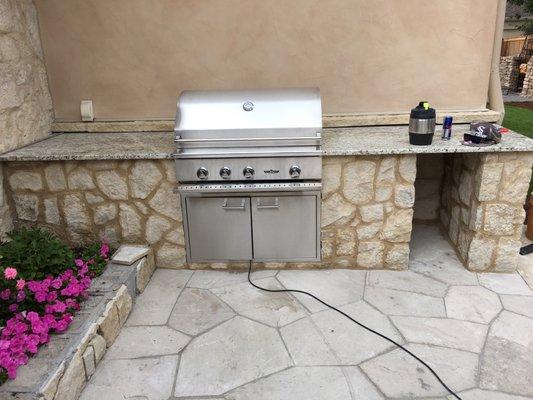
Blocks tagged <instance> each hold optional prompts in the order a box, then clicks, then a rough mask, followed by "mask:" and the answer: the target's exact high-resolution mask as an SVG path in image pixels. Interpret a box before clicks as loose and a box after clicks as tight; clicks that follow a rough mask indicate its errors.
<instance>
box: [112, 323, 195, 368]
mask: <svg viewBox="0 0 533 400" xmlns="http://www.w3.org/2000/svg"><path fill="white" fill-rule="evenodd" d="M189 340H190V338H189V337H188V336H186V335H184V334H183V333H180V332H177V331H175V330H174V329H171V328H168V327H166V326H127V327H124V328H123V329H122V330H121V331H120V335H119V336H118V337H117V339H116V340H115V343H113V346H111V347H110V348H109V350H108V352H107V353H106V358H108V359H111V360H112V359H118V358H139V357H153V356H161V355H168V354H178V353H179V352H180V351H181V350H183V348H184V347H185V346H186V345H187V343H189Z"/></svg>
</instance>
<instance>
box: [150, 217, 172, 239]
mask: <svg viewBox="0 0 533 400" xmlns="http://www.w3.org/2000/svg"><path fill="white" fill-rule="evenodd" d="M170 228H171V224H170V222H168V220H166V219H165V218H163V217H160V216H159V215H150V216H149V217H148V220H147V221H146V231H145V234H146V241H147V242H148V243H150V244H153V243H156V242H159V241H160V240H161V239H162V238H163V236H164V234H165V233H166V232H167V231H168V230H169V229H170Z"/></svg>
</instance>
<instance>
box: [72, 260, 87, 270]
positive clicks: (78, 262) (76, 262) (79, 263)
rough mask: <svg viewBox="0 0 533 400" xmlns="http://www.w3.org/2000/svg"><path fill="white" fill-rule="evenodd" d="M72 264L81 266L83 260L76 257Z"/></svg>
mask: <svg viewBox="0 0 533 400" xmlns="http://www.w3.org/2000/svg"><path fill="white" fill-rule="evenodd" d="M74 264H76V267H78V268H79V267H81V266H82V265H83V264H85V263H84V262H83V260H82V259H81V258H76V259H75V260H74Z"/></svg>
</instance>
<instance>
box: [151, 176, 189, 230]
mask: <svg viewBox="0 0 533 400" xmlns="http://www.w3.org/2000/svg"><path fill="white" fill-rule="evenodd" d="M148 204H149V205H150V207H151V208H153V209H154V210H155V211H157V212H158V213H160V214H163V215H164V216H165V217H168V218H171V219H173V220H175V221H181V206H180V204H181V203H180V196H179V194H177V193H174V191H173V187H172V185H171V184H170V183H167V182H163V183H162V184H161V186H160V187H159V189H158V190H157V191H156V192H155V194H154V196H153V197H152V198H151V199H150V201H149V202H148Z"/></svg>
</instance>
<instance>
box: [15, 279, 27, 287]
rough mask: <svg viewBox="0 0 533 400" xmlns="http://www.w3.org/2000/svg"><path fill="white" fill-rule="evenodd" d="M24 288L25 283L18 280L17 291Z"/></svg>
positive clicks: (22, 280)
mask: <svg viewBox="0 0 533 400" xmlns="http://www.w3.org/2000/svg"><path fill="white" fill-rule="evenodd" d="M24 286H26V281H25V280H24V279H19V280H18V281H17V289H18V290H22V289H24Z"/></svg>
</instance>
